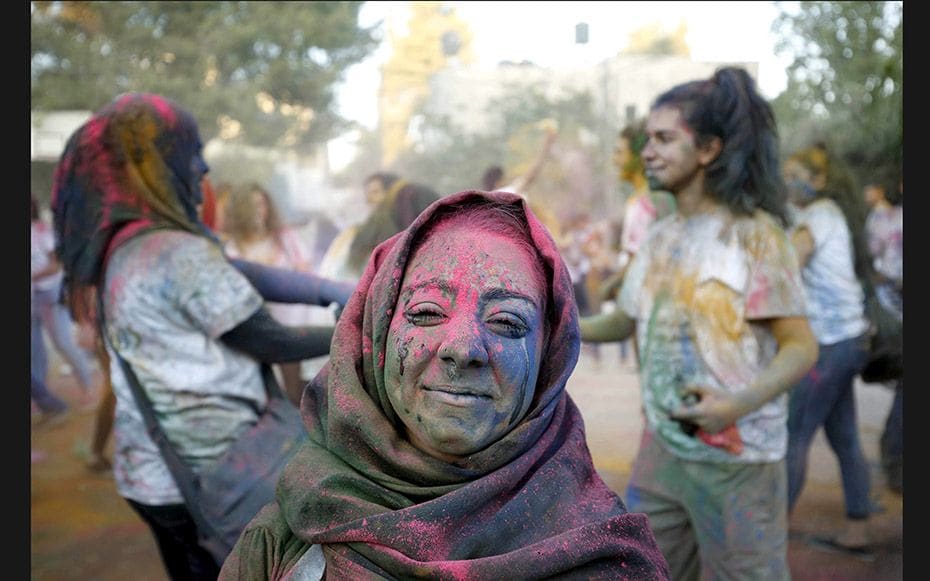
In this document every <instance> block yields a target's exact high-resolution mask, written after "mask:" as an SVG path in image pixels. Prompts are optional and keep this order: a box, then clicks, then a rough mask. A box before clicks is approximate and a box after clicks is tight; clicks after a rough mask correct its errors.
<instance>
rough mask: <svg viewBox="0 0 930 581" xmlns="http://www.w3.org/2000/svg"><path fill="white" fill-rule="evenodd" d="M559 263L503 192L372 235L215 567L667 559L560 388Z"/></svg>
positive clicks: (538, 572)
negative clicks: (266, 475)
mask: <svg viewBox="0 0 930 581" xmlns="http://www.w3.org/2000/svg"><path fill="white" fill-rule="evenodd" d="M578 351H579V331H578V314H577V308H576V307H575V303H574V300H573V297H572V286H571V279H570V277H569V274H568V271H567V270H566V267H565V265H564V263H563V261H562V259H561V257H560V256H559V254H558V251H557V249H556V245H555V243H554V242H553V240H552V238H551V236H550V235H549V233H548V232H547V231H546V230H545V228H544V227H543V226H542V225H541V224H540V222H539V221H538V220H537V219H536V217H535V216H534V215H533V214H532V212H531V211H530V210H529V209H528V207H527V205H526V203H525V201H524V200H522V199H521V198H520V197H519V196H517V195H513V194H509V193H505V192H492V193H487V192H476V191H469V192H461V193H458V194H454V195H452V196H449V197H446V198H443V199H441V200H439V201H437V202H435V203H433V204H432V205H431V206H430V207H429V208H427V209H426V210H425V211H424V212H423V213H422V214H421V215H420V216H419V217H418V218H417V219H416V220H415V221H414V222H413V224H412V225H411V226H410V227H409V228H407V229H406V230H404V231H403V232H401V233H399V234H397V235H395V236H393V237H391V238H390V239H389V240H387V241H385V242H384V243H383V244H381V245H380V246H378V248H377V249H376V250H375V252H374V253H373V255H372V257H371V260H370V261H369V263H368V266H367V268H366V270H365V272H364V274H363V276H362V279H361V282H360V283H359V287H358V288H357V290H356V292H355V294H353V296H352V298H351V299H350V301H349V303H348V304H347V306H346V309H345V311H344V312H343V315H342V317H341V318H340V320H339V322H338V324H337V327H336V333H335V336H334V340H333V346H332V349H331V356H330V360H329V362H328V363H327V364H326V366H325V367H324V368H323V370H322V371H321V372H320V373H319V374H318V375H317V377H316V378H315V379H314V380H313V381H312V382H311V383H310V384H309V385H308V386H307V388H306V390H305V392H304V397H303V400H302V405H301V411H302V414H303V416H304V422H305V424H306V426H307V428H308V431H309V432H310V441H309V442H307V443H306V444H305V445H304V446H303V447H302V448H301V449H300V450H299V451H298V452H297V454H296V455H295V457H294V458H293V459H292V461H291V463H290V464H289V465H288V466H287V468H285V472H284V473H283V475H282V478H281V480H280V481H279V484H278V494H277V501H276V502H275V503H272V504H269V505H267V506H266V507H265V508H264V509H263V510H262V511H260V512H259V514H258V515H257V516H256V517H255V519H253V520H252V523H250V524H249V525H248V526H247V528H246V530H245V531H244V533H243V535H242V536H241V537H240V539H239V543H238V544H237V546H236V547H235V548H234V549H233V552H232V554H231V555H230V557H229V558H228V559H227V560H226V562H225V564H224V566H223V570H222V571H221V573H220V577H221V579H281V578H284V577H287V578H291V576H292V578H300V579H312V578H321V576H322V575H323V574H324V570H325V575H326V577H327V578H335V579H353V580H357V579H374V578H431V579H500V578H513V579H529V578H542V577H558V576H563V577H575V578H585V579H596V578H635V579H657V578H658V579H664V578H667V577H668V572H667V567H666V564H665V560H664V559H663V557H662V556H661V554H660V552H659V550H658V547H657V545H656V543H655V540H654V538H653V536H652V532H651V530H650V529H649V525H648V522H647V520H646V518H645V516H644V515H641V514H628V513H627V511H626V508H625V507H624V504H623V502H622V501H621V499H620V498H619V497H618V496H617V495H616V494H615V493H614V492H612V491H611V490H610V489H609V488H608V487H607V486H606V485H605V484H604V482H603V481H602V480H601V479H600V477H599V476H598V475H597V473H596V472H595V469H594V466H593V464H592V460H591V456H590V454H589V452H588V448H587V445H586V442H585V433H584V426H583V422H582V418H581V415H580V413H579V411H578V408H577V407H576V406H575V404H574V403H573V401H572V399H571V398H570V397H569V395H568V393H567V392H566V391H565V385H566V382H567V380H568V378H569V376H570V374H571V372H572V370H573V369H574V366H575V364H576V362H577V359H578Z"/></svg>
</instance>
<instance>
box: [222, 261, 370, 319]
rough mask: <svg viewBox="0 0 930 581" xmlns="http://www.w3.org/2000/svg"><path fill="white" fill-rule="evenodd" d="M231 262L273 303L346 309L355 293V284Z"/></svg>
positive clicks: (252, 263)
mask: <svg viewBox="0 0 930 581" xmlns="http://www.w3.org/2000/svg"><path fill="white" fill-rule="evenodd" d="M229 262H230V263H231V264H232V265H233V266H235V267H236V270H238V271H239V272H241V273H242V274H243V275H245V277H246V278H247V279H249V282H250V283H252V286H254V287H255V290H257V291H258V294H260V295H262V298H264V299H265V300H266V301H269V302H273V303H305V304H308V305H320V306H324V307H325V306H328V305H329V304H330V303H338V304H339V306H345V304H346V302H348V300H349V297H350V296H351V295H352V291H353V290H355V285H354V284H352V283H347V282H342V281H335V280H331V279H328V278H323V277H321V276H317V275H315V274H310V273H308V272H302V271H298V270H290V269H287V268H280V267H276V266H267V265H264V264H259V263H257V262H251V261H248V260H242V259H241V258H230V259H229Z"/></svg>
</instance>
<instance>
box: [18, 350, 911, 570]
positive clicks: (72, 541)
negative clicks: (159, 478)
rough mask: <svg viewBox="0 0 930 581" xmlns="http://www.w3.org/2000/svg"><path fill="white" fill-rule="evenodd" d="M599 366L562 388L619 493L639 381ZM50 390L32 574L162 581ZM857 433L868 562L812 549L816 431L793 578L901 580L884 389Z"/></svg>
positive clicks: (899, 517) (821, 516) (55, 380)
mask: <svg viewBox="0 0 930 581" xmlns="http://www.w3.org/2000/svg"><path fill="white" fill-rule="evenodd" d="M600 353H601V357H600V362H598V361H596V360H595V358H594V357H593V354H592V353H590V352H587V351H585V352H583V354H582V358H581V361H580V362H579V365H578V368H577V369H576V371H575V373H574V375H573V376H572V378H571V380H570V381H569V392H570V394H571V395H572V397H573V398H574V399H575V401H576V403H577V404H578V406H579V408H580V409H581V411H582V413H583V415H584V417H585V424H586V429H587V435H588V443H589V447H590V449H591V453H592V456H593V457H594V462H595V465H596V466H597V468H598V471H599V472H600V473H601V475H602V477H603V478H604V480H605V481H606V482H607V484H608V485H610V486H611V487H612V488H613V489H614V490H616V491H618V492H619V493H620V495H621V496H623V495H624V488H625V486H626V482H627V478H628V476H629V470H630V464H631V462H632V459H633V456H634V455H635V453H636V447H637V445H638V440H639V433H640V430H641V429H642V418H641V416H640V412H639V403H640V402H639V387H638V383H637V375H636V374H635V372H634V371H632V370H631V369H629V368H627V367H625V366H623V365H621V364H620V363H619V361H618V359H619V357H618V350H617V348H616V346H614V345H604V346H601V347H600ZM51 368H52V370H53V371H52V374H51V376H50V378H49V383H50V386H51V388H52V389H53V390H54V391H55V392H56V393H58V394H59V395H60V396H61V397H63V398H64V399H66V400H67V401H69V402H72V403H73V404H74V405H73V406H72V410H73V411H72V413H71V414H70V415H69V417H68V418H67V420H66V421H64V422H63V423H62V424H60V425H58V426H38V425H35V424H33V427H32V431H31V442H32V448H33V449H39V450H42V451H44V452H45V453H46V454H47V457H46V458H45V459H44V460H42V461H40V462H37V463H33V464H32V465H31V475H30V484H31V486H30V491H31V514H30V525H31V528H30V541H31V551H30V556H31V578H32V579H34V580H37V581H44V580H71V579H74V580H82V581H83V580H87V579H93V580H97V581H118V580H119V581H122V580H132V581H161V580H164V579H167V576H166V574H165V572H164V569H163V568H162V565H161V561H160V559H159V556H158V550H157V548H156V546H155V543H154V541H153V539H152V537H151V535H150V534H149V532H148V529H147V528H146V526H145V525H144V524H143V522H142V521H141V520H140V519H139V517H138V516H136V514H135V513H134V512H133V511H132V510H131V509H130V508H129V506H128V505H127V504H126V503H125V501H123V500H122V499H121V498H120V497H119V496H118V495H117V494H116V489H115V486H114V483H113V479H112V476H111V474H110V473H108V472H107V473H94V472H91V471H89V470H87V469H86V468H85V467H84V458H85V457H86V451H87V448H88V445H89V440H90V436H91V430H92V425H93V417H94V416H93V413H92V412H91V413H87V412H84V413H81V412H79V411H78V410H77V404H76V402H77V386H76V383H75V381H74V379H73V377H71V376H70V375H64V374H62V373H61V369H60V364H59V363H58V362H57V361H56V360H54V359H53V365H52V366H51ZM856 391H857V398H858V404H859V423H860V433H861V435H862V438H863V442H864V447H865V452H866V456H867V458H868V460H869V462H870V464H871V465H872V467H873V470H872V475H873V476H872V488H873V495H874V497H875V500H876V502H877V503H878V504H879V505H880V506H881V507H882V512H880V513H878V514H876V515H874V516H873V518H872V519H871V524H870V527H871V529H870V530H871V535H872V537H873V538H874V541H875V543H874V559H873V560H871V561H866V560H863V559H860V558H857V557H852V556H848V555H845V554H838V553H834V552H827V551H824V550H823V549H818V548H815V547H813V546H811V545H809V544H808V543H807V542H806V541H805V539H806V537H807V536H809V535H812V534H829V533H831V532H833V531H835V530H837V529H838V528H839V526H840V525H841V524H842V520H843V493H842V488H841V486H840V477H839V468H838V465H837V462H836V459H835V457H834V456H833V454H832V452H831V451H830V450H829V448H828V446H827V444H826V440H825V438H824V437H823V435H822V433H821V434H819V435H818V437H817V439H816V441H815V444H814V447H813V449H812V450H811V456H810V461H809V471H808V479H807V484H806V486H805V489H804V492H803V493H802V496H801V498H800V500H799V501H798V506H797V507H796V510H795V512H794V516H793V518H792V521H791V523H790V540H789V560H790V564H791V572H792V577H793V579H795V581H814V580H826V579H830V580H859V579H861V580H868V581H886V580H897V579H902V578H903V575H904V553H903V545H904V533H903V498H902V497H901V496H900V495H897V494H894V493H892V492H890V491H889V490H888V489H887V488H886V486H885V484H884V478H883V477H882V475H881V472H880V470H879V469H878V438H879V436H880V434H881V429H882V425H883V422H884V418H885V416H886V414H887V412H888V409H889V406H890V405H891V391H890V390H888V389H886V388H884V387H882V386H879V385H869V384H858V385H857V386H856Z"/></svg>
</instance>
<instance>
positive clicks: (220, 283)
mask: <svg viewBox="0 0 930 581" xmlns="http://www.w3.org/2000/svg"><path fill="white" fill-rule="evenodd" d="M202 148H203V145H202V142H201V138H200V135H199V131H198V129H197V124H196V121H195V120H194V118H193V117H192V116H191V115H190V113H188V112H187V111H186V110H184V109H182V108H181V107H180V106H178V105H177V104H176V103H174V102H173V101H171V100H169V99H166V98H165V97H162V96H160V95H155V94H150V93H125V94H122V95H119V96H118V97H116V98H115V99H114V100H113V101H111V102H110V103H109V104H107V105H106V106H104V107H103V108H102V109H100V110H99V111H97V112H96V113H94V115H93V116H92V117H91V118H90V119H89V120H88V121H87V122H85V123H84V124H83V125H82V126H81V127H79V128H78V129H77V130H76V131H75V132H74V133H73V134H72V135H71V137H70V138H69V139H68V141H67V144H66V146H65V150H64V152H63V154H62V156H61V159H60V161H59V163H58V165H57V167H56V169H55V175H54V187H53V194H52V210H53V215H54V219H55V220H54V224H55V232H56V234H57V235H58V237H59V246H58V258H59V259H60V260H61V263H62V265H63V267H64V273H65V275H64V281H63V284H64V294H65V298H66V299H67V304H68V306H69V308H70V309H71V312H72V314H73V315H74V317H75V318H76V319H77V320H79V321H85V320H86V321H92V322H94V321H95V322H97V323H98V325H99V326H98V328H99V330H100V333H101V336H103V337H104V339H105V341H106V346H107V352H108V354H109V356H110V358H111V361H112V363H111V368H110V380H111V383H112V387H113V394H114V397H115V400H116V401H115V411H114V417H113V436H114V447H115V454H114V460H113V473H114V479H115V480H116V489H117V492H118V493H119V495H120V496H122V497H123V498H124V499H125V500H126V502H127V503H128V504H129V505H130V507H131V508H132V509H133V510H134V511H135V512H136V513H137V514H138V515H139V516H140V518H141V519H142V520H143V521H144V522H145V523H146V524H147V525H148V527H149V528H150V530H151V532H152V534H153V536H154V538H155V540H156V542H157V544H158V548H159V553H160V555H161V558H162V561H163V563H164V566H165V569H166V571H167V573H168V575H169V576H170V577H171V578H172V579H205V580H206V579H210V580H213V579H216V576H217V574H218V572H219V565H220V564H219V563H216V562H215V561H214V560H213V558H212V557H211V555H210V554H209V553H208V552H207V551H205V550H204V549H203V548H201V547H200V545H199V544H198V540H197V539H198V537H197V529H196V525H195V524H194V521H193V519H192V518H191V516H190V513H189V512H188V510H187V507H186V506H185V504H184V499H183V496H182V495H181V493H180V490H179V489H178V487H177V485H176V483H175V482H174V479H173V477H172V476H171V472H170V470H169V469H168V467H167V465H166V463H165V461H164V460H163V459H162V457H161V453H160V450H159V447H158V445H157V444H156V443H155V442H153V441H152V439H151V438H150V436H149V434H148V430H147V429H146V428H145V425H144V422H143V420H142V416H141V413H140V411H139V409H138V408H137V405H136V402H135V398H134V396H133V393H132V391H131V388H130V385H129V383H128V381H129V380H128V378H127V377H126V376H125V375H124V373H123V368H122V366H121V365H120V364H119V361H120V357H122V358H123V359H124V360H125V361H126V362H127V363H128V364H129V365H130V366H131V368H132V369H133V370H134V371H135V372H136V375H137V376H138V380H139V383H140V385H141V387H142V389H143V390H144V391H145V393H146V396H147V397H148V398H149V400H150V401H151V403H152V408H153V410H154V413H155V414H156V415H157V416H158V417H159V421H160V423H161V426H162V429H163V431H164V433H165V435H166V437H167V438H168V439H169V441H170V442H171V444H172V446H173V447H174V448H175V449H176V450H177V451H178V455H179V456H180V458H181V459H182V460H183V461H184V462H187V463H189V464H190V465H191V467H192V468H193V470H194V471H195V472H196V471H197V470H198V469H199V468H200V467H201V466H204V465H207V464H209V463H210V462H213V461H215V460H216V459H217V458H219V457H220V456H221V455H222V454H223V453H224V452H225V451H226V449H227V447H228V446H229V444H230V443H231V442H232V441H234V440H235V438H236V437H237V436H238V435H239V434H240V433H241V432H242V431H244V430H247V429H248V428H249V427H250V426H252V425H253V424H254V423H255V422H256V420H257V419H258V415H259V413H260V411H261V410H262V409H263V408H264V407H265V402H266V400H267V395H266V390H265V385H264V381H263V378H262V373H261V364H262V362H264V363H269V364H271V363H280V362H287V361H299V360H301V359H306V358H308V357H313V356H316V355H321V354H324V353H327V352H328V351H329V346H330V342H331V340H332V331H333V329H332V328H331V327H328V328H314V327H300V328H292V327H287V326H284V325H281V324H280V323H278V322H277V321H276V320H275V319H274V318H273V317H271V315H270V314H269V313H268V311H267V309H266V308H265V307H264V306H263V299H262V296H261V295H260V294H259V293H258V292H257V291H256V289H255V288H253V286H252V284H251V283H250V282H249V280H248V279H247V278H246V277H245V276H243V275H242V274H241V273H240V272H239V271H238V270H237V269H236V268H235V267H233V266H232V265H231V264H230V263H229V261H228V259H227V258H226V256H225V255H224V253H223V249H222V246H221V244H220V242H219V241H218V240H217V239H216V237H215V236H214V234H213V232H212V231H211V230H210V229H209V228H207V226H206V225H204V224H203V223H202V222H201V220H200V216H199V206H200V205H201V203H202V201H203V198H202V193H201V189H200V188H201V182H202V177H203V175H204V174H206V172H207V171H208V168H207V165H206V163H205V162H204V160H203V157H202ZM98 307H101V308H102V310H101V308H98Z"/></svg>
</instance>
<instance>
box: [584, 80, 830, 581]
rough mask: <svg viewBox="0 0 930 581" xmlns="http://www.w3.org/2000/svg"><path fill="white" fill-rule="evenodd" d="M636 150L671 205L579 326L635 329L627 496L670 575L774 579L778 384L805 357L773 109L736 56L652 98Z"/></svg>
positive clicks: (611, 331)
mask: <svg viewBox="0 0 930 581" xmlns="http://www.w3.org/2000/svg"><path fill="white" fill-rule="evenodd" d="M646 133H647V135H648V140H647V142H646V144H645V147H644V149H643V151H642V158H643V161H644V162H645V165H646V175H647V176H648V178H649V182H650V187H651V188H653V189H656V190H663V191H668V192H671V193H672V194H673V195H674V196H675V201H676V211H675V213H674V214H672V215H670V216H669V217H667V218H665V220H664V221H663V222H662V227H661V228H651V229H650V230H649V232H648V234H647V235H646V239H645V240H644V241H643V242H642V244H641V245H640V247H639V249H638V251H637V253H636V255H635V257H634V258H633V260H632V262H631V263H630V266H629V268H628V270H627V272H626V274H625V275H624V278H623V283H622V287H621V290H620V294H619V298H618V300H617V308H616V309H614V310H613V311H611V312H610V313H608V314H603V315H596V316H593V317H588V318H582V320H581V338H582V339H583V340H588V341H618V340H622V339H625V338H626V337H628V336H630V335H631V334H632V333H634V332H635V333H636V337H637V343H638V347H639V351H640V386H641V389H642V400H643V408H644V412H645V418H646V422H645V429H644V431H643V435H642V439H641V442H640V447H639V450H638V452H637V455H636V459H635V460H634V463H633V469H632V473H631V475H630V480H629V484H628V486H627V492H626V500H627V503H628V505H629V507H630V510H632V511H636V512H645V513H646V514H647V515H648V516H649V522H650V525H651V526H652V530H653V532H654V533H655V535H656V539H657V541H658V543H659V547H660V548H661V549H662V552H663V554H664V555H665V558H666V559H667V560H668V563H669V569H670V571H671V578H672V579H676V580H692V579H701V578H703V579H767V580H768V579H781V580H786V579H789V578H790V569H789V566H788V559H787V557H788V551H787V549H788V522H787V513H788V511H787V473H786V470H785V461H784V457H785V449H786V445H787V440H788V430H787V422H786V420H787V411H788V410H787V399H788V398H787V392H788V390H789V389H790V388H791V386H792V385H794V384H795V383H796V382H797V381H798V380H799V379H800V378H801V377H803V376H804V374H805V373H806V372H807V370H808V369H810V367H811V365H813V363H814V361H815V360H816V358H817V342H816V340H815V338H814V336H813V333H812V332H811V329H810V326H809V324H808V322H807V318H806V316H805V310H804V290H803V287H802V285H801V276H800V272H799V268H798V263H797V258H796V256H795V253H794V250H793V248H792V247H791V243H790V241H789V240H788V236H787V234H786V233H785V230H784V227H783V225H785V224H787V213H786V208H785V193H784V184H783V182H782V180H781V172H780V168H779V165H778V164H779V155H778V133H777V128H776V125H775V117H774V114H773V112H772V109H771V107H770V106H769V104H768V103H767V102H766V101H765V99H764V98H763V97H762V96H761V95H760V94H759V93H758V91H757V89H756V87H755V83H754V81H753V80H752V77H750V76H749V74H748V73H747V72H746V71H745V70H744V69H742V68H738V67H722V68H720V69H718V70H717V71H716V72H715V73H714V74H713V75H712V76H711V77H710V78H707V79H701V80H695V81H690V82H686V83H682V84H680V85H677V86H675V87H673V88H671V89H669V90H668V91H666V92H664V93H662V94H661V95H659V97H658V98H657V99H656V100H655V101H654V102H653V104H652V107H651V109H650V112H649V116H648V120H647V123H646Z"/></svg>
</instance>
